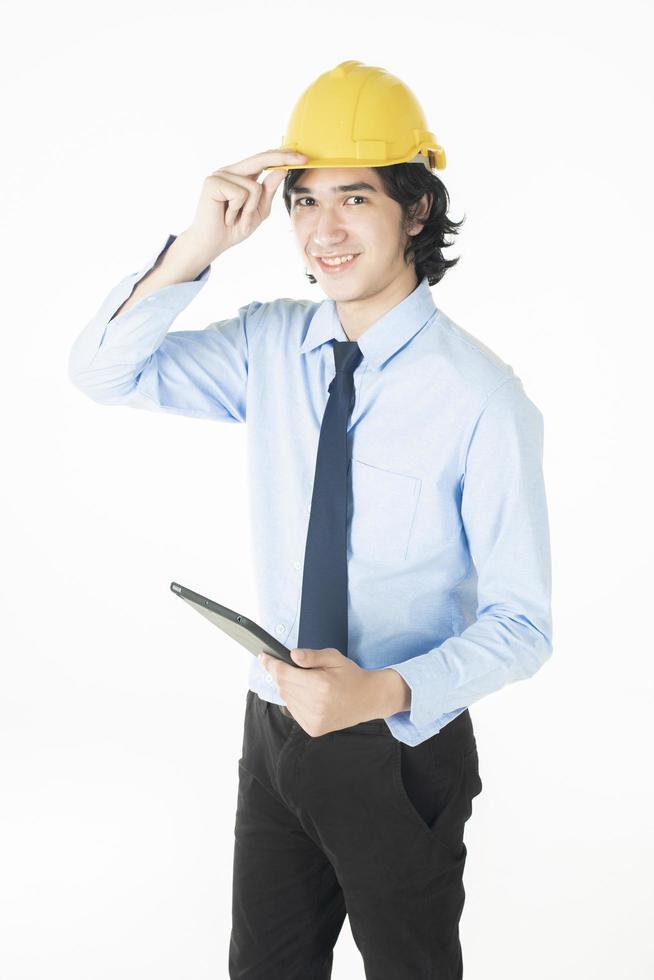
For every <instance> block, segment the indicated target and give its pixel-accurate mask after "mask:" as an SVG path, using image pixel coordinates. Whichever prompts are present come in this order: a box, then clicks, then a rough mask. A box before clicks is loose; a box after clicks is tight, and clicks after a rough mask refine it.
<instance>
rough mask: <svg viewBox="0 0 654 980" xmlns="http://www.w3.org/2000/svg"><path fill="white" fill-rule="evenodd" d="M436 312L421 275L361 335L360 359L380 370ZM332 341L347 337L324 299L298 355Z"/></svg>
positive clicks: (332, 305) (333, 306)
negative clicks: (400, 298) (415, 284)
mask: <svg viewBox="0 0 654 980" xmlns="http://www.w3.org/2000/svg"><path fill="white" fill-rule="evenodd" d="M436 309H437V307H436V304H435V303H434V297H433V296H432V294H431V290H430V288H429V281H428V279H427V276H423V278H422V279H421V281H420V282H419V283H418V285H417V286H416V288H415V289H414V290H413V292H411V293H409V295H408V296H405V297H404V299H403V300H402V301H401V302H400V303H398V304H397V305H396V306H394V307H392V308H391V309H390V310H388V311H387V312H386V313H384V315H383V316H381V317H380V318H379V319H378V320H375V322H374V323H372V324H371V325H370V326H369V327H368V329H367V330H364V332H363V333H362V334H361V336H360V337H359V339H358V341H357V343H358V345H359V349H360V350H361V353H362V354H363V357H364V359H365V360H366V361H367V362H368V364H370V365H371V366H372V367H375V368H378V367H381V365H382V364H383V363H384V362H385V361H387V360H388V358H389V357H391V355H393V354H394V353H395V352H396V351H397V350H399V349H400V347H402V345H403V344H405V343H406V342H407V341H408V340H411V338H412V337H413V336H414V335H415V334H416V333H417V332H418V331H419V330H420V329H421V327H424V325H425V324H426V323H427V321H428V320H429V319H430V318H431V317H432V316H433V314H434V312H435V311H436ZM332 339H336V340H348V337H347V335H346V333H345V331H344V330H343V327H342V326H341V321H340V320H339V318H338V313H337V311H336V301H335V300H333V299H325V300H323V302H322V303H321V304H320V306H319V307H318V309H317V310H316V312H315V313H314V314H313V316H312V318H311V320H310V322H309V327H308V330H307V333H306V336H305V338H304V340H303V341H302V343H301V344H300V353H301V354H305V353H307V352H308V351H311V350H314V349H315V348H316V347H319V346H320V345H321V344H324V343H326V342H327V341H328V340H332Z"/></svg>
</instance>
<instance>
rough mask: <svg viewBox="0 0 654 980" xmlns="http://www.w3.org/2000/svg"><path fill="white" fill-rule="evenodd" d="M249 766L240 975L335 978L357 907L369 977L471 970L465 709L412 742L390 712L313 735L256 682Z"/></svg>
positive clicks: (473, 759) (238, 861)
mask: <svg viewBox="0 0 654 980" xmlns="http://www.w3.org/2000/svg"><path fill="white" fill-rule="evenodd" d="M238 765H239V785H238V800H237V808H236V820H235V830H234V836H235V843H234V875H233V894H232V931H231V938H230V946H229V976H230V978H231V980H329V978H330V977H331V975H332V962H333V950H334V946H335V944H336V940H337V938H338V935H339V933H340V930H341V927H342V925H343V921H344V919H345V915H346V914H347V915H348V916H349V919H350V928H351V930H352V936H353V938H354V941H355V943H356V945H357V947H358V949H359V950H360V952H361V954H362V957H363V963H364V969H365V975H366V978H367V980H428V978H429V980H460V978H461V977H462V975H463V962H462V954H461V945H460V941H459V919H460V917H461V913H462V911H463V904H464V898H465V890H464V887H463V869H464V865H465V861H466V853H467V851H466V846H465V844H464V842H463V832H464V825H465V822H466V820H468V818H469V817H470V815H471V813H472V800H473V797H475V796H477V795H478V794H479V793H480V792H481V789H482V782H481V779H480V777H479V763H478V756H477V746H476V741H475V737H474V732H473V727H472V721H471V718H470V713H469V711H468V710H467V709H466V710H465V711H464V712H462V713H461V714H460V715H458V717H456V718H455V719H454V720H453V721H452V722H450V723H449V724H448V725H446V726H445V728H442V729H441V731H440V732H438V733H437V734H436V735H434V736H432V737H431V738H430V739H427V740H426V741H425V742H422V743H421V744H420V745H417V746H408V745H406V744H404V743H403V742H400V741H399V740H398V739H396V738H395V737H394V736H393V735H392V734H391V732H390V731H389V729H388V727H387V725H386V723H385V722H384V721H383V719H379V720H378V721H367V722H362V723H361V724H359V725H353V726H351V727H350V728H344V729H341V730H340V731H337V732H329V733H328V734H326V735H322V736H320V737H318V738H313V737H311V736H310V735H307V733H306V732H305V731H304V729H303V728H301V727H300V725H299V724H298V723H297V722H296V721H295V720H294V719H293V718H291V717H286V716H285V715H283V714H282V712H281V711H280V710H279V706H278V705H274V704H270V703H269V702H267V701H263V700H262V699H261V698H259V696H258V695H257V694H255V693H254V692H253V691H248V693H247V698H246V706H245V721H244V733H243V749H242V756H241V758H240V759H239V762H238Z"/></svg>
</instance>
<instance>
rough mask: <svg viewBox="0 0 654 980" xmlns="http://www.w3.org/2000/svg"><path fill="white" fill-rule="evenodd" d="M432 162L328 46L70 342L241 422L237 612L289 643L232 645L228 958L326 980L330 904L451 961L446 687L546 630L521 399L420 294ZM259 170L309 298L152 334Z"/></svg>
mask: <svg viewBox="0 0 654 980" xmlns="http://www.w3.org/2000/svg"><path fill="white" fill-rule="evenodd" d="M444 166H445V154H444V151H443V150H442V148H441V147H440V146H439V145H438V143H437V142H436V139H435V137H434V135H433V134H432V133H430V132H429V131H428V129H427V125H426V122H425V120H424V117H423V116H422V111H421V109H420V106H419V105H418V103H417V101H416V99H415V97H414V96H413V95H412V93H411V92H410V91H409V90H408V89H407V87H406V86H405V85H404V84H403V83H402V82H401V81H400V80H399V79H397V78H395V77H394V76H392V75H389V74H388V73H386V72H384V71H383V70H382V69H379V68H376V67H370V66H365V65H362V64H361V63H360V62H357V61H347V62H343V63H342V64H341V65H338V66H337V67H336V68H335V69H334V70H333V71H331V72H326V73H325V74H324V75H321V76H320V77H319V78H318V79H317V81H316V82H315V83H313V85H312V86H310V87H309V88H308V89H307V90H306V92H305V93H304V94H303V96H302V98H301V99H300V101H299V103H298V105H297V107H296V109H295V111H294V113H293V116H292V117H291V122H290V125H289V128H288V131H287V133H286V134H285V137H284V140H283V147H282V148H280V149H278V150H269V151H266V152H263V153H258V154H256V155H255V156H253V157H249V158H247V159H245V160H242V161H239V162H237V163H234V164H232V165H228V166H227V167H223V168H221V169H219V170H217V171H215V172H214V173H213V174H211V175H210V176H208V177H207V178H206V180H205V182H204V186H203V189H202V194H201V198H200V203H199V205H198V208H197V211H196V214H195V217H194V220H193V222H192V223H191V225H190V226H189V228H188V229H186V231H184V232H183V233H182V234H181V235H179V236H175V235H170V236H169V237H168V240H167V241H166V243H165V244H164V246H163V248H162V249H159V250H158V251H157V253H156V254H155V255H154V256H153V257H152V259H151V261H150V262H148V263H147V264H146V266H145V267H144V268H143V269H141V270H140V271H139V272H138V273H135V274H134V275H131V276H128V277H126V278H125V279H124V280H122V282H121V283H119V284H118V285H117V286H116V287H115V288H114V289H113V290H112V292H111V293H110V294H109V295H108V296H107V298H106V299H105V301H104V303H103V304H102V306H101V307H100V309H99V310H98V312H97V314H96V316H95V317H94V318H93V319H92V320H91V322H90V323H89V324H88V325H87V326H86V328H85V330H84V331H83V333H82V334H81V336H80V337H79V338H78V339H77V341H76V342H75V345H74V347H73V350H72V352H71V358H70V377H71V379H72V380H73V382H74V383H75V384H76V385H77V386H78V387H79V388H80V389H81V390H82V391H84V392H85V393H87V394H88V395H89V396H90V397H91V398H93V399H94V400H96V401H99V402H102V403H105V404H116V405H131V406H134V407H137V408H147V409H152V410H156V411H169V412H172V413H178V414H185V415H190V416H193V417H196V418H206V419H214V420H217V421H223V422H245V421H246V419H247V431H248V433H249V441H248V450H249V458H250V463H251V468H250V475H251V480H252V483H251V494H252V505H253V506H252V519H253V530H254V540H255V541H256V554H257V562H256V566H255V568H256V573H257V584H258V588H259V594H260V597H261V606H262V610H261V616H260V617H259V621H260V623H261V625H263V626H264V627H265V628H266V629H267V630H268V631H270V632H271V633H273V635H276V636H277V637H278V638H279V639H280V640H281V641H282V642H283V643H285V644H286V645H287V646H288V647H289V648H290V649H291V653H292V657H293V660H294V664H295V665H296V666H291V665H290V664H287V663H283V662H281V661H278V660H276V659H275V658H274V657H270V656H268V657H262V659H261V662H260V661H259V660H254V659H253V661H252V665H251V673H250V679H249V690H248V693H247V699H246V706H245V729H244V737H243V753H242V756H241V758H240V759H239V792H238V803H237V813H236V825H235V849H234V879H233V923H232V934H231V942H230V949H229V975H230V977H231V978H232V980H234V978H246V977H247V978H248V980H255V978H261V980H264V978H266V980H310V978H321V980H322V978H329V977H330V976H331V969H332V962H333V948H334V945H335V943H336V940H337V937H338V935H339V932H340V929H341V927H342V924H343V921H344V918H345V915H346V913H347V914H348V915H349V918H350V925H351V929H352V934H353V937H354V940H355V942H356V944H357V946H358V948H359V950H360V951H361V954H362V956H363V959H364V964H365V971H366V977H367V978H368V980H427V978H439V980H445V978H447V980H454V978H460V977H461V976H462V969H463V967H462V953H461V946H460V942H459V933H458V926H459V920H460V916H461V912H462V909H463V903H464V894H465V893H464V888H463V880H462V877H463V869H464V865H465V860H466V853H467V851H466V846H465V844H464V843H463V833H464V825H465V823H466V821H467V819H468V818H469V816H470V814H471V812H472V801H473V798H474V797H475V796H477V795H478V794H479V793H480V791H481V789H482V783H481V779H480V776H479V759H478V754H477V745H476V739H475V735H474V731H473V727H472V721H471V717H470V713H469V711H468V706H469V705H470V704H472V703H473V702H474V701H476V700H478V699H479V698H481V697H483V696H484V695H487V694H489V693H491V692H492V691H495V690H498V689H500V688H501V687H503V686H504V685H506V684H508V683H510V682H513V681H517V680H520V679H522V678H527V677H530V676H532V675H533V674H534V673H535V672H536V671H537V670H538V669H539V668H540V666H541V665H542V664H543V663H544V662H545V661H546V660H547V658H548V657H549V655H550V654H551V651H552V642H551V632H552V621H551V609H550V590H551V573H550V552H549V532H548V520H547V508H546V500H545V490H544V482H543V475H542V451H543V420H542V415H541V413H540V411H539V410H538V408H537V407H536V406H535V405H534V404H533V402H532V401H531V400H530V399H529V398H528V397H527V395H526V394H525V391H524V389H523V386H522V383H521V381H520V379H519V378H518V376H517V375H516V374H515V373H514V372H513V369H512V368H511V367H510V366H509V365H508V364H506V363H505V362H504V361H502V360H501V359H500V358H499V357H498V356H497V355H496V354H494V353H493V352H492V351H491V350H489V349H488V348H487V347H486V346H485V345H484V344H483V343H481V342H480V341H479V340H477V339H476V338H475V337H473V336H472V335H471V334H469V333H467V332H466V331H465V330H463V329H462V328H461V327H459V326H458V325H457V324H456V323H454V322H453V321H452V320H451V319H450V318H449V317H448V316H447V315H446V314H445V313H444V312H443V311H442V310H440V309H439V308H438V307H436V305H435V304H434V301H433V297H432V293H431V290H430V288H429V287H430V286H432V285H435V284H436V283H437V282H439V280H440V279H441V278H442V276H443V275H444V273H445V271H446V269H447V268H448V267H449V266H451V265H453V264H454V262H455V261H456V260H452V261H446V260H445V259H444V258H443V254H442V249H443V248H444V247H446V245H447V244H448V243H447V242H446V241H445V235H446V234H448V233H453V232H455V231H456V227H457V226H456V225H455V224H454V223H452V222H450V221H449V220H448V218H447V206H448V198H447V192H446V190H445V188H444V186H443V184H442V183H441V181H440V180H439V179H438V177H436V175H435V174H434V173H433V169H434V168H436V169H442V168H443V167H444ZM264 170H269V171H271V173H269V174H268V176H267V177H266V178H265V179H264V180H263V182H261V183H260V182H259V181H258V180H257V178H258V177H259V175H260V174H261V173H262V172H263V171H264ZM284 178H285V186H284V191H283V195H284V201H285V204H286V207H287V209H288V211H289V214H290V217H291V223H292V226H293V230H294V232H295V236H296V241H297V245H298V249H299V251H300V254H301V255H302V258H303V260H304V262H305V264H306V267H307V270H310V271H307V275H308V276H309V279H310V281H311V282H312V283H317V284H319V285H320V287H321V288H322V290H323V291H324V293H325V294H326V296H327V298H326V299H323V300H322V301H321V300H320V299H317V300H315V301H310V300H300V301H294V300H291V299H286V298H284V299H277V300H273V301H272V302H260V301H257V300H254V301H252V302H250V303H248V304H246V305H244V306H242V307H241V308H240V309H239V311H238V315H236V316H234V317H233V318H231V319H227V320H221V321H218V322H215V323H211V324H209V326H208V327H207V328H206V329H205V330H203V331H178V332H172V333H168V330H169V327H170V326H171V324H172V323H173V321H174V320H175V318H176V316H177V315H178V313H179V312H180V311H181V310H182V309H184V308H185V307H186V306H187V304H188V303H189V302H190V301H191V299H192V298H193V297H194V296H195V295H196V294H197V292H199V290H200V289H201V288H202V287H203V285H204V283H205V282H206V280H207V278H208V275H209V270H210V264H211V262H212V261H214V260H215V259H216V258H217V257H218V256H219V255H220V254H221V253H222V252H224V251H225V250H226V249H227V248H230V247H232V246H234V245H237V244H239V243H240V242H241V241H243V240H244V239H246V238H247V237H248V236H249V235H250V234H252V232H253V231H255V230H256V229H257V228H258V227H259V225H260V224H261V222H262V221H263V220H264V219H265V218H266V217H267V216H268V215H269V213H270V209H271V204H272V199H273V196H274V194H275V191H276V189H277V187H278V186H279V184H280V183H281V181H282V180H283V179H284ZM339 427H340V428H339ZM298 638H300V640H301V641H300V642H298Z"/></svg>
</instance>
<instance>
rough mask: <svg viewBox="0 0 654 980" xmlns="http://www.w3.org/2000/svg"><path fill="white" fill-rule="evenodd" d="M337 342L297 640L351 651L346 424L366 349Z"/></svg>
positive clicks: (304, 644)
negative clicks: (348, 607) (348, 585)
mask: <svg viewBox="0 0 654 980" xmlns="http://www.w3.org/2000/svg"><path fill="white" fill-rule="evenodd" d="M333 345H334V346H333V350H334V364H335V366H336V374H335V375H334V378H333V380H332V381H331V383H330V385H329V389H328V391H329V398H328V399H327V405H326V406H325V414H324V415H323V419H322V425H321V427H320V437H319V439H318V455H317V458H316V470H315V476H314V481H313V494H312V498H311V511H310V516H309V527H308V530H307V543H306V550H305V554H304V572H303V577H302V601H301V606H300V625H299V631H298V641H297V645H298V647H305V648H306V649H310V650H321V649H323V648H324V647H335V648H336V649H337V650H339V651H340V652H341V653H342V654H343V655H344V656H347V498H348V492H347V469H348V459H347V423H348V418H349V415H350V412H351V411H352V407H353V404H354V378H353V377H352V373H353V371H354V370H355V368H356V367H357V365H358V364H359V362H360V361H361V359H362V357H363V354H362V353H361V351H360V349H359V345H358V344H357V343H356V341H354V340H353V341H339V340H334V342H333Z"/></svg>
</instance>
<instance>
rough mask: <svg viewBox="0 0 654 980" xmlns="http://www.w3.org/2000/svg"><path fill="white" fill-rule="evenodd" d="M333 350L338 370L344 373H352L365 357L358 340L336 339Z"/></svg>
mask: <svg viewBox="0 0 654 980" xmlns="http://www.w3.org/2000/svg"><path fill="white" fill-rule="evenodd" d="M333 350H334V364H335V365H336V370H337V371H339V372H341V373H342V374H352V373H353V372H354V370H355V369H356V367H357V366H358V365H359V363H360V361H361V358H362V357H363V354H362V353H361V350H360V348H359V345H358V344H357V342H356V340H335V341H334V347H333Z"/></svg>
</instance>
